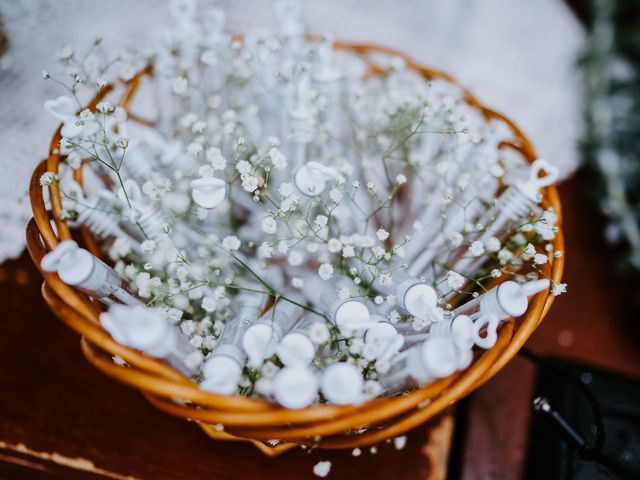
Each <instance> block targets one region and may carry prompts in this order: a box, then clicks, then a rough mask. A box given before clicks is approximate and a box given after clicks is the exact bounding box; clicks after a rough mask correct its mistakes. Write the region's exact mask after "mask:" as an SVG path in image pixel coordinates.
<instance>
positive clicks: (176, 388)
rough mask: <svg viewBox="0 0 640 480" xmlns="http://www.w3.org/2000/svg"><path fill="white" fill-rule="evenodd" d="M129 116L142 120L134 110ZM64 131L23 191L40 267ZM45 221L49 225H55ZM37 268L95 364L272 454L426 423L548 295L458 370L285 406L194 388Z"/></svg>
mask: <svg viewBox="0 0 640 480" xmlns="http://www.w3.org/2000/svg"><path fill="white" fill-rule="evenodd" d="M335 47H336V48H338V49H346V50H349V51H351V52H353V53H355V54H357V55H358V56H360V57H361V58H362V59H364V60H365V62H366V64H367V65H368V69H369V74H370V75H379V74H381V73H382V72H383V69H382V68H381V67H380V66H379V65H378V64H376V63H375V61H374V60H373V58H372V56H371V55H372V54H376V55H377V54H385V55H393V56H399V57H402V58H403V59H404V60H405V61H406V64H407V66H408V67H409V68H411V69H413V70H415V71H417V72H419V73H420V74H422V75H424V76H425V77H427V78H440V79H444V80H446V81H449V82H455V81H454V80H453V79H452V78H451V77H450V76H449V75H446V74H444V73H442V72H439V71H437V70H433V69H430V68H426V67H423V66H421V65H418V64H416V63H415V62H413V61H412V60H411V59H410V58H408V57H406V56H405V55H403V54H401V53H399V52H396V51H394V50H392V49H389V48H384V47H379V46H373V45H369V44H353V43H344V42H336V44H335ZM151 73H152V69H151V68H150V67H149V68H147V69H145V70H143V71H141V72H140V73H139V74H138V75H136V76H135V77H134V78H133V79H132V80H131V81H129V82H128V83H126V84H125V85H124V87H125V90H124V91H125V93H124V97H123V99H122V102H121V104H122V106H123V107H124V108H125V109H127V110H128V107H129V105H130V102H131V100H132V98H133V95H134V94H135V92H136V90H137V89H138V87H139V84H140V80H141V78H142V77H143V76H144V75H148V74H151ZM112 90H113V86H108V87H106V88H104V89H103V90H102V91H101V93H100V95H99V96H98V98H95V99H94V100H93V101H92V102H91V103H90V104H89V105H88V108H90V109H93V108H94V107H95V105H96V104H97V102H99V101H100V99H101V98H103V97H104V96H105V95H106V94H108V93H110V92H111V91H112ZM465 98H466V100H467V102H468V103H469V104H470V105H472V106H473V107H475V108H477V109H479V110H480V111H481V112H482V114H483V115H484V116H485V117H486V118H487V119H498V120H500V121H503V122H505V123H506V124H507V125H508V126H509V127H510V128H511V130H512V132H513V137H514V138H515V139H516V141H505V142H503V143H502V144H501V148H510V149H514V150H516V151H518V152H519V153H520V154H521V155H522V156H523V157H525V158H526V159H527V160H528V161H530V162H531V161H533V160H534V159H536V153H535V151H534V148H533V146H532V145H531V143H530V141H529V140H528V139H527V137H526V136H525V135H524V133H522V132H521V131H520V129H519V128H518V127H517V126H516V125H515V124H513V122H511V121H510V120H509V119H507V118H505V117H504V116H503V115H501V114H499V113H497V112H495V111H493V110H491V109H489V108H487V107H485V106H483V105H482V104H481V103H480V102H479V101H478V100H477V99H476V97H475V96H474V95H473V94H471V93H470V92H468V91H466V90H465ZM130 118H132V119H134V120H139V121H144V120H143V119H140V118H138V117H137V116H135V115H134V114H133V113H132V112H130ZM60 137H61V135H60V129H58V131H57V132H56V134H55V135H54V136H53V139H52V141H51V146H50V151H49V157H48V158H47V159H46V160H44V161H43V162H42V163H40V164H39V165H38V167H37V168H36V169H35V171H34V173H33V177H32V179H31V185H30V192H29V193H30V199H31V206H32V209H33V215H34V218H33V219H32V220H31V221H30V222H29V225H28V227H27V242H28V249H29V253H30V255H31V258H32V259H33V261H34V262H35V264H36V265H37V266H38V267H39V265H40V260H41V259H42V257H43V256H44V255H45V254H46V253H47V252H48V251H51V250H52V249H54V248H55V247H56V245H57V244H58V243H59V242H60V241H62V240H67V239H70V238H72V232H71V231H70V229H69V227H68V225H67V224H66V222H65V221H64V220H63V219H61V218H60V212H61V210H62V202H61V198H60V190H59V186H58V184H57V183H53V184H52V185H50V186H49V193H50V204H51V211H47V209H46V207H45V202H44V198H43V191H42V188H41V186H40V185H39V179H40V176H41V175H42V174H43V173H45V172H47V171H49V172H53V173H57V172H58V166H59V162H60V154H59V153H58V150H57V148H58V143H59V141H60ZM81 169H82V167H80V168H79V169H78V170H76V171H75V172H74V174H75V176H76V180H78V181H81V180H82V172H81ZM543 193H544V200H543V203H542V206H543V207H544V208H549V207H553V208H554V210H555V211H556V212H557V213H558V218H559V225H560V226H561V217H560V201H559V197H558V193H557V191H556V189H555V187H553V186H551V187H547V188H546V189H545V190H544V192H543ZM51 220H53V222H54V223H55V227H56V228H55V230H54V228H52V224H51ZM56 232H57V233H56ZM78 233H79V235H80V236H81V241H82V242H83V243H84V244H85V245H86V246H87V248H89V249H90V250H92V251H93V252H94V253H96V254H99V249H98V248H97V245H96V244H95V241H94V240H93V239H92V237H91V235H90V234H89V233H88V231H87V230H85V229H80V231H79V232H78ZM553 242H554V250H563V246H564V245H563V235H562V230H561V229H560V231H558V233H557V235H556V236H555V239H554V240H553ZM563 265H564V257H560V258H555V257H553V258H551V259H550V261H549V262H548V263H547V264H545V265H543V266H542V267H543V269H545V274H546V275H548V276H549V277H550V278H551V279H552V280H553V281H559V280H560V278H561V275H562V270H563ZM41 273H42V275H43V277H44V280H45V281H44V284H43V286H42V294H43V296H44V298H45V300H46V301H47V303H48V304H49V306H50V307H51V308H52V310H53V311H54V312H55V313H56V315H57V316H58V317H59V318H60V319H61V320H63V321H64V322H65V323H66V324H67V325H68V326H70V327H71V328H72V329H73V330H75V331H76V332H78V333H79V334H80V335H81V341H80V344H81V348H82V352H83V353H84V355H85V356H86V358H87V359H88V360H89V361H90V362H91V363H92V364H93V365H94V366H95V367H97V368H98V369H99V370H101V371H102V372H104V373H105V374H107V375H109V376H110V377H113V378H115V379H117V380H118V381H120V382H122V383H125V384H127V385H130V386H132V387H135V388H138V389H139V390H140V391H142V393H143V395H145V397H147V399H148V400H149V401H150V402H151V403H152V404H153V405H155V406H156V407H157V408H159V409H161V410H163V411H165V412H167V413H170V414H172V415H175V416H178V417H183V418H185V419H189V420H193V421H195V422H197V423H198V424H199V425H200V426H201V427H202V428H203V429H204V431H205V432H206V433H207V434H208V435H210V436H211V437H213V438H216V439H229V440H230V439H244V440H250V441H252V442H253V443H255V444H256V445H257V446H258V447H260V448H261V449H262V450H263V451H264V452H265V453H267V454H269V455H275V454H278V453H280V452H281V451H283V450H285V449H287V448H290V447H291V446H294V445H301V444H306V445H318V446H320V447H321V448H353V447H358V446H366V445H371V444H375V443H378V442H381V441H383V440H386V439H388V438H391V437H394V436H397V435H400V434H402V433H404V432H406V431H408V430H410V429H412V428H414V427H416V426H418V425H420V424H422V423H424V422H425V421H427V420H429V419H430V418H432V417H434V416H435V415H437V414H438V413H439V412H441V411H442V410H444V409H445V408H447V407H448V406H449V405H451V404H453V403H454V402H456V401H457V400H459V399H461V398H462V397H464V396H465V395H468V394H469V393H470V392H472V391H473V390H475V389H476V388H478V387H480V386H481V385H482V384H483V383H485V382H486V381H488V380H489V379H490V378H491V377H493V376H494V375H495V374H496V373H497V372H498V371H500V369H501V368H502V367H504V366H505V364H506V363H507V362H508V361H509V360H511V359H512V358H513V356H514V355H515V354H516V353H517V352H518V350H519V349H520V348H521V347H522V346H523V344H524V343H525V342H526V341H527V339H528V338H529V336H530V335H531V334H532V333H533V331H534V330H535V329H536V327H537V326H538V325H539V324H540V322H542V319H543V318H544V316H545V315H546V313H547V312H548V310H549V308H550V307H551V304H552V303H553V299H554V297H553V296H551V295H550V294H549V292H548V291H546V292H541V293H539V294H537V295H536V296H535V298H533V299H532V301H531V302H530V304H529V309H528V311H527V312H526V314H525V315H524V316H523V317H521V318H520V319H517V320H511V321H508V322H506V323H504V324H503V326H502V328H501V330H500V332H499V337H498V341H497V343H496V344H495V346H494V347H492V348H491V349H490V350H487V351H484V352H482V353H481V354H480V353H479V354H477V358H476V360H475V362H474V363H473V364H472V365H471V367H469V368H468V369H467V370H465V371H464V372H457V373H455V374H453V375H452V376H450V377H448V378H445V379H441V380H438V381H436V382H434V383H432V384H430V385H427V386H425V387H423V388H419V389H417V390H414V391H411V392H409V393H406V394H404V395H399V396H395V397H391V398H378V399H374V400H371V401H368V402H366V403H363V404H360V405H348V406H338V405H314V406H311V407H308V408H305V409H302V410H288V409H285V408H282V407H279V406H276V405H273V404H271V403H268V402H265V401H260V400H254V399H251V398H246V397H240V396H229V395H218V394H214V393H208V392H205V391H202V390H200V389H199V388H198V386H197V385H196V384H195V383H194V382H192V381H191V380H190V379H189V378H186V377H185V376H183V375H182V374H181V373H179V372H178V371H176V370H174V369H173V368H172V367H170V366H169V365H167V364H166V363H163V362H162V361H158V360H156V359H154V358H151V357H148V356H145V355H144V354H142V353H140V352H138V351H135V350H132V349H130V348H127V347H124V346H122V345H120V344H118V343H117V342H116V341H115V340H114V339H113V338H111V336H110V335H109V334H108V333H107V332H106V331H105V330H104V329H103V328H102V326H101V325H100V323H99V320H98V318H99V312H100V311H101V310H102V309H103V305H102V304H100V303H98V302H96V301H93V300H92V299H90V298H89V297H87V296H86V295H84V294H83V293H81V292H79V291H77V290H75V289H74V288H72V287H70V286H68V285H66V284H64V283H63V282H62V281H61V280H60V279H59V278H58V276H57V275H56V274H52V273H47V272H43V271H41ZM114 356H118V357H120V358H122V359H124V360H125V361H126V365H121V364H120V363H118V364H117V363H115V362H114V361H113V357H114ZM273 439H277V440H278V441H277V442H276V441H273Z"/></svg>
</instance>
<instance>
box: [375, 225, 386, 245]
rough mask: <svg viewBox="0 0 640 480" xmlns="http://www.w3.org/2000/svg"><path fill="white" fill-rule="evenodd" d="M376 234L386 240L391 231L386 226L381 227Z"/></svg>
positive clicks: (379, 238)
mask: <svg viewBox="0 0 640 480" xmlns="http://www.w3.org/2000/svg"><path fill="white" fill-rule="evenodd" d="M376 236H377V237H378V240H380V241H381V242H384V241H385V240H386V239H387V238H389V232H387V231H386V230H385V229H384V228H379V229H378V231H377V232H376Z"/></svg>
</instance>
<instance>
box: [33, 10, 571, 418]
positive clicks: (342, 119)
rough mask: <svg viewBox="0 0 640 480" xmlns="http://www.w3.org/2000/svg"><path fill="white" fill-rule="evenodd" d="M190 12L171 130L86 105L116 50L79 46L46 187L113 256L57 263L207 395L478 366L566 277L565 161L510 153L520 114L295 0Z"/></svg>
mask: <svg viewBox="0 0 640 480" xmlns="http://www.w3.org/2000/svg"><path fill="white" fill-rule="evenodd" d="M172 12H173V14H174V16H175V27H174V28H173V29H172V30H171V31H169V32H167V33H166V34H165V35H164V37H163V44H162V45H161V46H160V47H159V48H158V49H157V51H155V52H154V54H153V56H152V61H153V65H154V77H153V79H152V80H151V81H150V82H149V84H148V85H147V86H146V88H147V96H148V101H147V103H148V104H149V105H148V106H149V108H151V109H153V108H156V110H157V120H156V121H155V123H154V125H153V126H146V125H144V124H140V123H137V122H134V121H132V119H130V118H128V116H127V113H126V111H125V110H124V109H123V108H122V107H118V106H114V105H112V104H111V103H109V102H108V101H103V102H101V103H99V104H98V105H97V106H96V108H95V109H94V110H88V109H85V110H82V111H80V113H76V111H77V110H78V107H79V105H77V104H76V102H77V101H78V100H77V99H78V95H79V92H80V87H82V86H89V85H92V86H96V85H97V86H98V87H97V88H98V89H99V88H102V86H103V85H104V80H102V78H103V76H104V75H105V74H106V72H107V65H111V63H113V62H108V61H107V60H106V59H101V57H99V56H97V55H95V54H94V53H92V51H90V52H89V53H88V54H86V55H84V56H79V55H76V54H75V53H74V52H73V51H71V52H69V51H67V52H65V54H64V55H61V56H60V60H61V63H62V65H63V67H64V68H65V69H67V70H68V73H69V72H70V74H71V76H72V78H73V79H74V82H73V84H72V85H71V86H70V87H69V88H70V94H69V95H65V96H62V97H60V98H58V99H56V100H52V101H49V102H47V104H46V105H45V107H46V109H47V110H48V111H49V112H50V113H52V114H53V115H55V116H56V117H57V118H59V119H60V120H61V121H62V122H63V128H62V135H63V138H62V140H61V142H60V150H61V153H62V154H63V155H64V156H65V157H66V162H67V164H68V165H69V167H71V168H68V169H66V170H63V171H61V174H60V175H59V176H54V175H52V174H45V175H43V177H42V179H41V183H42V184H43V185H47V184H50V183H52V182H59V184H60V190H61V192H62V197H63V206H64V212H63V213H64V217H65V218H66V219H67V220H68V221H69V222H70V223H71V224H72V225H77V226H79V225H84V226H85V227H87V228H88V229H89V230H90V231H91V232H92V233H93V234H94V236H96V237H98V238H99V239H101V245H104V252H105V255H106V256H108V258H109V260H110V262H112V264H113V267H112V266H109V265H108V264H107V263H105V262H104V261H102V260H100V259H99V258H97V257H96V256H94V255H93V254H91V253H90V252H89V251H88V250H86V249H84V248H81V247H79V246H78V245H77V244H76V243H75V242H73V241H65V242H62V243H61V244H60V245H59V246H58V247H57V248H56V249H55V250H54V251H52V252H51V253H49V254H48V255H46V256H45V257H44V259H43V261H42V264H41V267H42V268H43V270H46V271H50V272H57V274H58V275H59V277H60V278H61V279H62V280H63V281H64V282H66V283H67V284H69V285H72V286H74V287H76V288H78V289H80V290H82V291H84V292H85V293H87V294H89V295H90V296H91V297H93V298H96V299H99V300H102V301H104V302H105V303H106V304H108V305H109V309H108V310H107V311H105V312H104V313H103V314H102V315H101V317H100V320H101V322H102V325H103V326H104V327H105V328H106V329H107V330H108V331H109V332H110V333H111V335H112V336H113V337H114V339H115V340H117V341H118V342H120V343H122V344H123V345H126V346H129V347H132V348H135V349H139V350H141V351H143V352H145V353H147V354H149V355H152V356H155V357H157V358H161V359H164V360H165V361H167V362H168V363H170V364H171V365H173V366H174V367H175V368H176V369H178V370H179V371H181V372H182V373H184V374H185V375H187V376H189V377H191V378H192V379H193V380H194V381H197V382H198V383H199V384H200V387H201V388H202V389H204V390H208V391H212V392H216V393H222V394H242V395H249V396H257V397H261V398H266V399H272V400H274V401H275V402H277V403H279V404H281V405H283V406H285V407H288V408H303V407H306V406H308V405H311V404H313V403H316V402H330V403H336V404H349V403H358V402H362V401H364V400H367V399H370V398H373V397H376V396H380V395H393V394H397V393H400V392H404V391H406V390H408V389H411V388H413V387H415V386H420V385H425V384H427V383H429V382H431V381H433V380H435V379H438V378H443V377H446V376H448V375H450V374H452V373H454V372H455V371H457V370H460V369H464V368H466V367H467V366H468V365H469V364H470V363H471V362H472V360H473V356H474V349H475V348H476V347H479V348H483V349H486V348H490V347H491V346H492V345H493V344H494V343H495V341H496V338H497V331H498V329H499V327H500V324H501V323H502V322H504V321H505V320H507V319H509V318H517V317H519V316H520V315H522V314H523V313H524V312H525V311H526V310H527V306H528V299H529V298H530V297H531V296H533V295H535V294H536V293H538V292H540V291H543V290H546V289H549V288H551V289H552V291H553V293H554V294H555V293H561V291H562V290H563V288H564V285H563V284H553V285H551V284H550V282H549V280H548V279H546V278H544V276H543V275H542V271H541V269H540V268H539V266H540V265H542V264H544V263H546V262H547V261H548V259H549V255H556V256H559V255H561V254H562V252H557V251H553V248H552V247H551V243H549V242H550V241H551V240H552V239H553V237H554V234H555V231H556V227H555V225H554V224H555V220H556V217H555V213H554V212H553V211H550V210H549V211H542V209H540V208H539V206H538V205H539V202H540V200H541V195H540V191H541V189H542V188H543V187H545V186H547V185H550V184H551V183H552V182H554V181H555V179H556V176H557V171H556V170H555V168H553V167H552V166H551V165H549V164H548V163H547V162H545V161H544V160H537V161H535V162H534V163H533V164H532V165H531V166H527V165H526V164H525V162H524V161H523V159H522V158H520V157H519V155H518V154H517V152H514V151H511V150H508V149H504V148H502V145H503V143H504V141H505V140H507V141H508V140H509V139H510V135H511V132H510V130H509V128H508V126H507V125H504V124H502V123H501V122H499V121H495V120H492V121H487V120H486V119H485V117H483V115H482V114H481V113H480V112H479V111H477V110H476V109H475V108H474V107H473V106H472V105H469V104H468V103H467V102H466V100H465V96H464V94H463V93H464V92H463V91H462V90H461V89H460V88H459V87H457V86H455V85H453V84H451V83H449V82H446V81H444V80H437V79H434V80H427V79H425V78H424V77H422V76H420V75H418V74H417V73H415V72H413V71H411V70H409V69H407V68H406V67H405V65H404V62H403V61H402V60H400V59H398V58H394V57H384V58H379V59H376V60H377V61H378V62H379V68H378V74H376V75H372V74H371V73H372V72H371V70H370V65H369V64H368V63H367V62H366V61H363V60H362V59H361V58H360V57H358V56H356V55H354V54H352V53H347V52H340V51H335V50H334V49H333V48H332V44H333V39H332V37H331V36H330V35H324V36H320V37H309V36H307V35H306V31H305V29H304V27H303V25H302V23H301V22H300V11H299V8H298V6H297V4H296V3H295V2H291V1H280V2H277V3H276V13H277V15H278V18H279V25H280V26H279V30H278V31H275V32H268V31H261V32H255V33H250V34H247V35H245V36H244V38H243V39H242V41H241V40H239V39H237V38H234V37H232V36H231V35H229V34H228V33H226V32H225V25H224V23H225V19H224V13H223V12H221V11H219V10H210V11H207V12H206V13H205V14H200V12H198V11H197V10H196V9H195V7H194V4H193V3H192V2H188V1H181V2H173V3H172ZM123 58H124V59H125V60H126V61H128V62H129V63H127V62H126V61H125V65H124V66H123V71H124V72H131V71H135V70H134V68H133V65H135V64H139V63H140V57H136V56H135V55H134V54H133V53H131V52H129V53H128V55H126V56H121V57H120V60H121V61H124V60H123ZM121 63H122V62H121ZM380 72H382V73H380ZM122 76H126V73H125V74H122ZM46 78H54V77H53V76H52V75H51V74H50V73H48V72H47V73H46ZM60 83H64V82H62V81H61V82H60ZM81 164H84V168H83V184H82V186H80V184H78V183H77V182H76V180H75V178H76V177H74V176H73V175H72V169H75V168H78V167H79V166H80V165H81ZM500 276H509V277H510V278H509V279H508V280H506V281H503V282H502V283H500V284H499V285H498V286H496V287H494V288H488V287H487V286H486V284H487V283H488V282H489V281H491V280H493V279H495V278H497V277H500Z"/></svg>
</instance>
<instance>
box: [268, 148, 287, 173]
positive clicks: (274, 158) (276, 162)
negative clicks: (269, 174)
mask: <svg viewBox="0 0 640 480" xmlns="http://www.w3.org/2000/svg"><path fill="white" fill-rule="evenodd" d="M269 158H270V159H271V163H272V164H273V168H275V169H276V170H284V169H285V168H287V157H286V156H285V155H284V154H283V153H282V152H281V151H280V150H278V148H277V147H271V148H270V149H269Z"/></svg>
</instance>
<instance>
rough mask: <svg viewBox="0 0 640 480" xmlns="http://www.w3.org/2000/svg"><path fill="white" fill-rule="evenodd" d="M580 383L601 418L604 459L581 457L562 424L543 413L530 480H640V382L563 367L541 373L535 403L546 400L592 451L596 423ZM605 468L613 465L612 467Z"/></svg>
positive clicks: (535, 431)
mask: <svg viewBox="0 0 640 480" xmlns="http://www.w3.org/2000/svg"><path fill="white" fill-rule="evenodd" d="M569 378H573V379H575V380H576V381H571V380H569ZM579 382H582V384H583V385H585V386H586V387H587V388H588V389H589V390H590V391H591V393H592V394H593V397H594V398H595V400H596V402H597V405H598V408H599V410H600V413H601V415H602V417H601V418H602V422H603V424H604V433H605V436H604V444H603V448H602V451H601V454H602V456H603V457H604V458H603V459H598V458H596V459H594V460H590V459H586V458H584V457H583V456H581V455H580V453H579V451H578V450H577V449H576V448H574V447H573V446H572V445H571V443H572V442H567V441H566V440H565V439H563V436H562V433H561V431H560V429H559V428H558V425H557V422H554V421H553V419H552V418H551V417H550V416H549V415H545V414H542V413H539V414H536V415H534V416H533V424H532V428H531V434H530V438H529V456H528V458H527V468H526V475H525V478H526V479H531V480H533V479H540V478H544V479H549V480H556V479H557V480H591V479H593V480H596V479H598V480H601V479H625V478H640V382H638V381H633V380H630V379H627V378H625V377H622V376H619V375H616V374H613V373H610V372H606V371H603V370H597V369H593V368H590V367H588V366H584V365H578V364H573V363H567V362H561V361H553V362H551V363H549V364H547V365H545V366H543V367H541V368H540V370H539V374H538V382H537V386H536V397H538V396H541V397H544V398H545V399H546V400H547V401H548V404H549V405H551V406H552V407H551V408H553V409H555V410H556V411H557V412H558V413H559V414H560V415H561V416H562V417H564V420H566V421H567V422H568V423H569V424H570V425H571V426H572V427H573V428H575V430H576V431H577V432H578V434H579V435H582V436H583V437H584V438H585V439H587V440H588V441H589V442H590V443H591V444H592V445H593V444H594V443H595V442H596V418H594V409H593V408H592V405H590V403H589V401H588V398H587V396H586V395H585V394H584V392H583V391H581V388H580V386H579V385H578V383H579ZM596 415H597V412H596ZM603 463H613V464H614V465H613V466H612V467H607V466H604V465H603ZM616 464H617V466H616ZM625 472H626V473H625Z"/></svg>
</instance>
